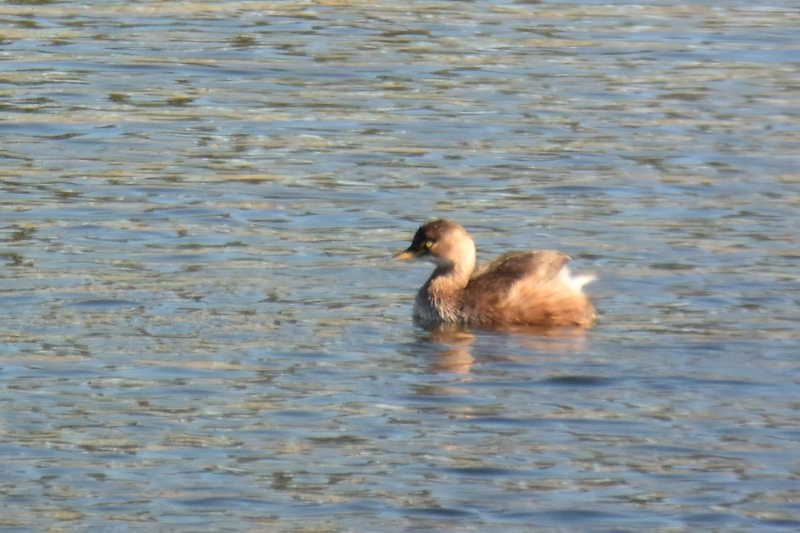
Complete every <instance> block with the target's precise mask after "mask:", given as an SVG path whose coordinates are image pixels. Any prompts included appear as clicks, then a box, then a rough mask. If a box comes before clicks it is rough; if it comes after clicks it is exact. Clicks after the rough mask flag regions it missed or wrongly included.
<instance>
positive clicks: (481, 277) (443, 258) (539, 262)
mask: <svg viewBox="0 0 800 533" xmlns="http://www.w3.org/2000/svg"><path fill="white" fill-rule="evenodd" d="M417 258H418V259H423V260H426V261H430V262H431V263H433V264H435V265H436V269H435V270H434V271H433V274H431V277H430V278H429V279H428V281H427V282H425V285H423V286H422V288H421V289H420V290H419V292H418V293H417V297H416V299H415V301H414V320H415V321H417V322H418V323H419V324H421V325H422V326H424V327H428V328H430V327H436V326H444V325H451V324H452V325H459V326H464V327H476V328H490V329H503V328H515V327H524V326H539V327H563V326H571V327H589V326H591V325H592V324H594V321H595V313H594V308H593V307H592V304H591V302H590V301H589V298H588V297H587V296H586V294H584V292H583V286H584V285H586V284H587V283H589V282H590V281H592V280H593V279H595V278H594V276H592V275H580V276H576V277H572V276H571V275H570V272H569V270H568V269H567V263H568V262H569V257H568V256H567V255H565V254H562V253H561V252H556V251H553V250H542V251H536V252H509V253H506V254H503V255H501V256H500V257H498V258H496V259H494V260H492V261H490V262H488V263H486V264H484V265H481V266H480V267H479V268H478V269H477V270H476V271H474V272H473V270H474V268H475V243H474V242H473V241H472V238H471V237H470V236H469V235H468V234H467V232H466V231H464V228H462V227H461V226H460V225H459V224H457V223H455V222H453V221H451V220H444V219H440V220H434V221H432V222H428V223H427V224H425V225H424V226H422V227H420V228H419V230H417V233H416V234H415V235H414V240H413V241H412V242H411V246H409V247H408V249H406V250H405V251H403V252H401V253H399V254H397V255H396V256H395V259H399V260H402V261H405V260H408V259H417Z"/></svg>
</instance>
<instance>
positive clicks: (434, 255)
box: [394, 219, 475, 272]
mask: <svg viewBox="0 0 800 533" xmlns="http://www.w3.org/2000/svg"><path fill="white" fill-rule="evenodd" d="M394 258H395V259H398V260H400V261H406V260H408V259H423V260H425V261H429V262H431V263H434V264H435V265H436V266H438V267H441V268H454V267H461V268H466V269H467V270H468V271H470V272H471V271H472V269H473V268H474V266H475V243H474V242H473V241H472V238H471V237H470V236H469V235H467V232H466V231H464V228H462V227H461V225H460V224H458V223H456V222H453V221H452V220H445V219H439V220H434V221H432V222H428V223H427V224H425V225H424V226H422V227H420V228H419V229H418V230H417V233H416V234H415V235H414V239H413V240H412V241H411V246H409V247H408V248H407V249H406V250H404V251H402V252H400V253H399V254H397V255H396V256H394Z"/></svg>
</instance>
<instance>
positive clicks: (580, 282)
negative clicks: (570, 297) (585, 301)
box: [557, 267, 597, 293]
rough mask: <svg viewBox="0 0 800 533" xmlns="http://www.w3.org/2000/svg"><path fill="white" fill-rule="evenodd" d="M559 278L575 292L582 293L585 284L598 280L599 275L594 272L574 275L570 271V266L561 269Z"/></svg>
mask: <svg viewBox="0 0 800 533" xmlns="http://www.w3.org/2000/svg"><path fill="white" fill-rule="evenodd" d="M557 278H558V280H559V281H560V282H561V283H563V284H564V285H566V286H567V287H569V288H570V289H571V290H572V291H573V292H575V293H580V292H581V291H583V286H584V285H586V284H587V283H591V282H592V281H594V280H596V279H597V276H595V275H594V274H579V275H577V276H574V277H573V276H572V274H571V273H570V271H569V268H567V267H564V268H562V269H561V270H559V272H558V276H557Z"/></svg>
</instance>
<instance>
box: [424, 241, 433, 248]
mask: <svg viewBox="0 0 800 533" xmlns="http://www.w3.org/2000/svg"><path fill="white" fill-rule="evenodd" d="M431 246H433V241H425V242H423V243H422V247H423V248H425V249H426V250H430V249H431Z"/></svg>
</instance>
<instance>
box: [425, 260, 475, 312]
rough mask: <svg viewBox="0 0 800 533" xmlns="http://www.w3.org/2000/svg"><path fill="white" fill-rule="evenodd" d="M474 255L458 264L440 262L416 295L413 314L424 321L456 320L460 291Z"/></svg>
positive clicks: (472, 267)
mask: <svg viewBox="0 0 800 533" xmlns="http://www.w3.org/2000/svg"><path fill="white" fill-rule="evenodd" d="M474 267H475V256H474V253H473V255H472V259H471V260H470V261H465V262H461V263H458V264H453V263H450V264H447V265H444V264H440V265H439V266H437V267H436V270H434V271H433V274H431V277H430V278H428V281H427V282H425V285H423V286H422V288H421V289H420V291H419V294H418V295H417V301H416V305H415V314H416V315H417V316H418V318H420V319H422V320H423V321H424V322H451V323H452V322H458V321H459V316H458V311H459V308H460V306H459V300H460V298H461V291H463V290H464V288H465V287H466V286H467V284H468V283H469V278H470V276H471V275H472V270H473V269H474Z"/></svg>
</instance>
